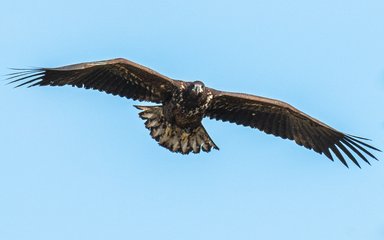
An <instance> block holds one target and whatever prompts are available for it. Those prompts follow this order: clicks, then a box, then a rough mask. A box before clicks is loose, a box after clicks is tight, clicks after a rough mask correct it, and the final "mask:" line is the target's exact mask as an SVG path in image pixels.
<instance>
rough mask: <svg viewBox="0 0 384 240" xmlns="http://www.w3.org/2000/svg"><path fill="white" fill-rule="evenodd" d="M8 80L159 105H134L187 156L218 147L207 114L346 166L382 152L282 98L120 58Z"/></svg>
mask: <svg viewBox="0 0 384 240" xmlns="http://www.w3.org/2000/svg"><path fill="white" fill-rule="evenodd" d="M9 79H13V80H12V81H11V83H14V82H21V83H20V84H19V85H17V87H19V86H23V85H29V86H63V85H71V86H76V87H80V88H86V89H95V90H99V91H103V92H106V93H109V94H113V95H119V96H121V97H126V98H131V99H134V100H139V101H149V102H153V103H157V104H159V105H156V106H136V107H137V108H138V109H140V110H141V112H140V113H139V115H140V117H141V118H142V119H144V120H145V126H146V128H148V129H149V130H150V134H151V136H152V137H153V138H154V139H155V140H156V141H157V142H158V143H159V144H160V145H161V146H163V147H165V148H167V149H169V150H170V151H172V152H179V153H183V154H188V153H190V152H194V153H198V152H200V150H203V151H206V152H209V151H210V150H211V149H212V148H215V149H218V147H217V146H216V144H215V143H214V142H213V141H212V139H211V138H210V136H209V135H208V133H207V132H206V130H205V129H204V127H203V125H202V122H201V121H202V119H203V118H204V117H209V118H211V119H216V120H222V121H229V122H231V123H236V124H240V125H243V126H248V127H251V128H257V129H259V130H261V131H263V132H265V133H267V134H273V135H275V136H279V137H281V138H284V139H290V140H294V141H295V142H296V143H297V144H298V145H301V146H304V147H306V148H308V149H313V150H314V151H316V152H318V153H320V154H322V153H324V154H325V155H326V156H327V157H328V158H329V159H331V160H333V156H332V154H331V152H332V153H333V154H335V155H336V157H337V158H338V159H339V160H340V161H341V162H342V163H343V164H344V165H346V166H348V165H347V162H346V161H345V158H344V156H343V154H342V153H344V154H345V155H346V156H347V157H348V158H349V159H350V160H352V161H353V162H354V163H355V164H356V165H357V166H359V167H360V165H359V163H358V161H357V159H356V157H355V156H354V155H357V157H359V158H360V159H362V160H364V161H365V162H367V163H369V161H368V159H367V157H366V156H365V155H367V156H369V157H372V158H374V159H376V157H375V156H374V155H373V154H372V153H371V152H369V151H368V150H367V149H372V150H377V151H379V150H378V149H377V148H374V147H372V146H371V145H368V144H367V143H365V142H364V141H365V140H367V139H364V138H359V137H355V136H352V135H348V134H344V133H342V132H340V131H337V130H335V129H333V128H331V127H329V126H328V125H326V124H324V123H322V122H321V121H319V120H317V119H315V118H312V117H310V116H308V115H306V114H305V113H303V112H301V111H299V110H298V109H296V108H294V107H292V106H291V105H289V104H287V103H284V102H281V101H279V100H275V99H269V98H264V97H259V96H254V95H249V94H242V93H231V92H223V91H219V90H215V89H212V88H208V87H205V85H204V84H203V83H202V82H200V81H194V82H185V81H180V80H174V79H171V78H168V77H166V76H164V75H161V74H159V73H157V72H155V71H153V70H151V69H149V68H146V67H144V66H141V65H139V64H137V63H134V62H131V61H129V60H126V59H122V58H119V59H112V60H107V61H98V62H90V63H81V64H75V65H69V66H64V67H60V68H39V69H32V70H22V71H18V72H16V73H13V74H11V76H10V77H9ZM353 153H354V154H353Z"/></svg>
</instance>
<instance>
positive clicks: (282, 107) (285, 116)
mask: <svg viewBox="0 0 384 240" xmlns="http://www.w3.org/2000/svg"><path fill="white" fill-rule="evenodd" d="M210 91H211V92H212V93H213V99H212V101H211V103H210V107H209V108H208V109H207V111H206V116H207V117H209V118H214V119H217V120H222V121H229V122H232V123H236V124H241V125H243V126H249V127H252V128H257V129H259V130H261V131H264V132H265V133H267V134H273V135H275V136H278V137H281V138H284V139H285V138H288V139H290V140H294V141H295V142H296V143H297V144H298V145H301V146H304V147H306V148H308V149H313V150H314V151H316V152H318V153H320V154H321V153H324V154H325V155H326V156H327V157H328V158H329V159H331V160H333V157H332V155H331V152H330V151H332V152H333V153H334V154H335V155H336V156H337V158H338V159H339V160H340V161H341V162H342V163H343V164H344V165H345V166H347V167H348V165H347V162H346V161H345V159H344V157H343V155H342V154H341V152H344V153H345V154H346V155H347V156H348V158H350V159H351V160H352V161H353V162H354V163H355V164H356V165H357V166H359V167H360V165H359V163H358V162H357V160H356V158H355V157H354V156H353V154H352V153H351V152H354V153H355V154H356V155H357V156H359V157H360V158H361V159H363V160H364V161H365V162H367V163H369V161H368V159H367V158H366V157H365V156H364V155H363V153H365V154H367V155H368V156H370V157H372V158H374V159H376V157H375V156H374V155H373V154H372V153H370V152H369V151H368V149H373V150H377V151H380V150H379V149H377V148H375V147H372V146H371V145H368V144H367V143H365V142H363V141H364V140H367V139H364V138H359V137H355V136H351V135H348V134H344V133H342V132H339V131H337V130H336V129H333V128H331V127H330V126H328V125H326V124H324V123H323V122H321V121H319V120H317V119H315V118H313V117H311V116H309V115H307V114H305V113H303V112H301V111H299V110H298V109H296V108H294V107H292V106H291V105H289V104H287V103H285V102H282V101H279V100H275V99H269V98H264V97H259V96H253V95H248V94H242V93H230V92H222V91H218V90H214V89H210ZM340 151H341V152H340Z"/></svg>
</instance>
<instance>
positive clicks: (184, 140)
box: [135, 106, 219, 154]
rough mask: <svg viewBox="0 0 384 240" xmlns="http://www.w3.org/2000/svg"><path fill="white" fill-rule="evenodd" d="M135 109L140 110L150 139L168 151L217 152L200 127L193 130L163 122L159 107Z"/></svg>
mask: <svg viewBox="0 0 384 240" xmlns="http://www.w3.org/2000/svg"><path fill="white" fill-rule="evenodd" d="M135 107H136V108H137V109H139V110H142V112H140V113H139V116H140V118H141V119H143V120H145V127H146V128H148V129H149V131H150V134H151V136H152V138H154V139H155V140H156V141H157V142H158V143H159V145H161V146H163V147H165V148H167V149H169V150H170V151H172V152H179V153H182V154H188V153H190V152H193V153H199V152H200V150H203V151H205V152H209V151H211V150H212V148H214V149H217V150H219V148H218V147H217V146H216V144H215V143H214V142H213V141H212V139H211V137H210V136H209V135H208V133H207V131H206V130H205V129H204V127H203V126H202V125H200V126H198V127H196V128H194V129H185V128H180V127H178V126H176V125H174V124H171V123H168V122H167V121H166V120H165V118H164V115H163V108H162V107H161V106H135Z"/></svg>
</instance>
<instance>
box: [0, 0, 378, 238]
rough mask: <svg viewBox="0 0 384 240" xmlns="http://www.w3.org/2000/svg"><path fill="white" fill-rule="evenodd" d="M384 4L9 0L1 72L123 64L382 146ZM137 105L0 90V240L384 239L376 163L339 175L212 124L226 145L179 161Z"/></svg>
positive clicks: (0, 45) (66, 91)
mask: <svg viewBox="0 0 384 240" xmlns="http://www.w3.org/2000/svg"><path fill="white" fill-rule="evenodd" d="M383 12H384V2H383V1H381V0H376V1H375V0H365V1H362V0H360V1H356V0H323V1H305V0H291V1H286V0H268V1H266V0H265V1H261V0H258V1H243V0H240V1H203V0H194V1H184V2H183V1H171V0H169V1H146V0H140V1H139V0H134V1H109V2H107V1H105V2H99V1H75V0H67V1H57V2H54V1H47V0H36V1H17V0H12V1H10V0H3V1H2V2H1V4H0V36H1V37H0V52H1V58H0V75H1V76H2V78H4V79H5V78H6V76H4V75H5V74H7V73H9V72H10V70H9V69H7V68H9V67H35V66H44V67H55V66H61V65H66V64H72V63H78V62H84V61H95V60H103V59H109V58H115V57H124V58H127V59H130V60H133V61H136V62H138V63H140V64H143V65H145V66H148V67H150V68H153V69H155V70H156V71H158V72H160V73H162V74H165V75H168V76H170V77H173V78H176V79H184V80H202V81H204V82H205V83H206V85H208V86H210V87H214V88H217V89H222V90H230V91H239V92H247V93H253V94H257V95H261V96H267V97H271V98H278V99H281V100H284V101H286V102H289V103H290V104H292V105H294V106H295V107H297V108H299V109H300V110H302V111H304V112H306V113H308V114H310V115H312V116H314V117H316V118H318V119H320V120H322V121H324V122H326V123H327V124H329V125H331V126H333V127H335V128H337V129H340V130H341V131H344V132H347V133H351V134H355V135H359V136H364V137H369V138H371V139H373V140H374V141H373V144H374V145H375V146H377V147H379V148H381V149H383V148H384V139H383V132H384V110H383V96H384V95H383V91H384V27H383V22H384V14H383ZM4 83H5V82H4ZM134 103H135V102H134V101H132V100H126V99H123V98H119V97H113V96H109V95H106V94H102V93H99V92H97V91H89V90H88V91H86V90H83V89H75V88H71V87H62V88H48V87H44V88H30V89H27V88H21V89H13V88H12V86H9V85H8V86H6V85H3V86H1V87H0V111H1V117H0V133H1V137H0V150H1V151H0V239H7V240H16V239H17V240H22V239H66V240H67V239H94V240H97V239H295V240H296V239H299V240H300V239H312V240H317V239H338V240H339V239H384V206H383V204H384V165H383V161H381V162H376V161H373V162H372V165H373V166H372V167H370V166H368V165H367V164H364V163H362V167H363V169H362V170H360V169H358V168H357V167H355V166H352V165H351V168H350V169H347V168H345V167H343V165H342V164H341V163H340V162H335V163H332V162H331V161H329V160H328V159H327V158H326V157H324V156H322V155H319V154H316V153H314V152H312V151H308V150H306V149H304V148H300V147H297V146H296V145H295V144H294V143H293V142H290V141H284V140H281V139H279V138H275V137H272V136H269V135H266V134H264V133H261V132H259V131H257V130H252V129H248V128H243V127H239V126H236V125H231V124H229V123H222V122H215V121H211V120H204V124H205V126H206V128H207V130H208V132H209V133H210V135H211V137H212V138H213V139H214V141H215V142H216V143H217V144H218V146H219V147H220V148H221V150H220V151H213V152H211V153H210V154H206V153H202V154H199V155H189V156H182V155H177V154H172V153H170V152H169V151H168V150H166V149H164V148H162V147H159V146H157V143H156V142H155V141H154V140H152V139H151V137H150V136H149V132H148V131H147V129H145V128H144V123H143V121H142V120H141V119H139V118H138V116H137V113H138V111H137V110H136V109H134V108H133V107H132V105H133V104H134ZM378 157H379V158H381V159H383V160H384V156H383V154H378Z"/></svg>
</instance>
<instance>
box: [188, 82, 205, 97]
mask: <svg viewBox="0 0 384 240" xmlns="http://www.w3.org/2000/svg"><path fill="white" fill-rule="evenodd" d="M204 90H205V86H204V83H202V82H200V81H194V82H192V83H191V85H190V91H191V93H192V94H194V95H200V94H202V93H203V92H204Z"/></svg>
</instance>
